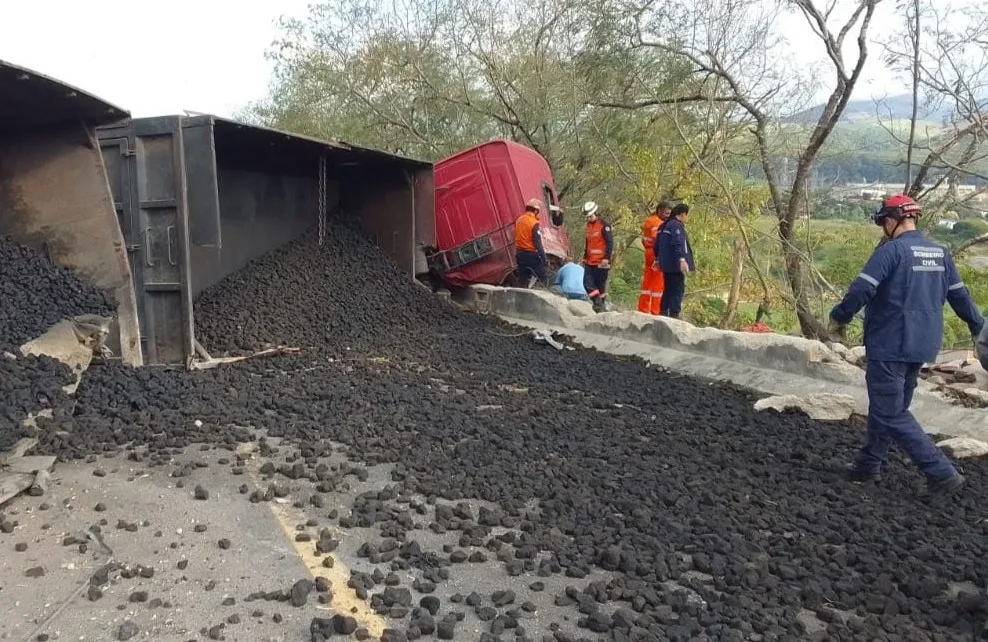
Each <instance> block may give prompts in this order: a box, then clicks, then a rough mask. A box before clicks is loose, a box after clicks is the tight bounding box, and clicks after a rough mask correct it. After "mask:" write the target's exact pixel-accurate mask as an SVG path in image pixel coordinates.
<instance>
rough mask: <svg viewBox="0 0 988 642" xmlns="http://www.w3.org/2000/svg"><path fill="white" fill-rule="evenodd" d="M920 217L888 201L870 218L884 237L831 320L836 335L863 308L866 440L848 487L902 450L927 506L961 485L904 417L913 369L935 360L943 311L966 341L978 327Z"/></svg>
mask: <svg viewBox="0 0 988 642" xmlns="http://www.w3.org/2000/svg"><path fill="white" fill-rule="evenodd" d="M921 214H922V210H921V209H920V206H919V204H918V203H916V201H914V200H913V199H912V198H910V197H908V196H902V195H899V196H892V197H889V198H887V199H886V200H885V201H883V202H882V205H881V206H880V207H879V208H878V210H877V211H876V212H875V214H874V215H873V217H872V218H873V220H874V222H875V224H876V225H878V226H879V227H881V228H882V229H883V230H884V232H885V237H886V239H887V240H886V242H884V243H883V244H882V245H880V246H879V247H878V249H876V250H875V252H874V253H873V254H872V255H871V258H870V259H868V263H867V264H866V265H865V266H864V269H862V270H861V274H859V275H858V277H857V278H856V279H855V280H854V282H852V283H851V286H850V288H848V291H847V295H845V297H844V300H843V301H841V302H840V303H839V304H837V306H835V307H834V309H833V310H832V311H831V313H830V319H831V326H830V329H831V331H840V330H841V329H842V328H843V326H844V325H846V324H847V323H850V321H851V319H852V318H853V317H854V315H855V314H856V313H857V312H858V311H859V310H860V309H861V308H865V319H864V343H865V351H866V356H867V360H868V363H867V370H866V373H865V382H866V385H867V386H868V434H867V441H866V443H865V446H864V447H863V448H862V449H861V451H860V452H859V453H858V456H857V458H856V459H855V461H854V463H853V464H852V465H851V466H850V467H849V469H848V477H849V478H850V479H851V480H852V481H858V482H863V481H877V480H878V479H880V475H881V469H882V462H883V461H884V459H885V454H886V452H887V451H888V448H889V445H891V444H892V443H895V444H896V445H897V446H899V447H900V448H902V449H903V450H904V451H905V452H906V453H907V454H908V455H909V457H910V458H911V459H912V461H913V462H914V463H915V464H916V466H917V467H919V469H920V471H921V472H922V473H923V474H924V475H925V476H926V491H925V493H924V496H925V497H926V498H927V499H928V500H932V499H935V498H937V497H939V496H942V495H945V494H947V493H950V492H953V491H956V490H957V489H958V488H960V487H961V485H962V484H963V483H964V477H963V476H961V475H960V473H958V472H957V470H956V469H955V468H954V466H953V464H951V462H950V460H948V459H947V457H946V456H945V455H944V454H943V453H942V452H941V451H940V449H939V448H937V447H936V445H935V444H934V443H933V441H932V440H931V439H930V437H929V436H928V435H927V434H926V433H925V432H924V431H923V428H922V427H921V426H920V425H919V423H918V422H917V421H916V418H915V417H913V415H912V413H910V412H909V405H910V403H911V402H912V398H913V391H914V390H915V389H916V380H917V378H918V376H919V371H920V368H921V367H922V366H923V364H924V363H927V362H931V361H934V360H936V357H937V353H938V352H939V351H940V344H941V342H942V341H943V305H944V302H948V303H950V307H951V308H953V309H954V312H956V313H957V316H959V317H960V318H961V319H962V320H963V321H965V322H966V323H967V325H968V329H969V330H970V332H971V335H972V336H978V334H979V333H980V332H981V331H982V329H983V328H984V319H983V318H982V317H981V313H980V312H979V311H978V309H977V307H976V306H975V305H974V301H972V300H971V295H970V294H968V291H967V288H966V287H965V286H964V283H963V281H961V279H960V276H958V274H957V269H956V268H955V267H954V261H953V259H951V257H950V255H949V254H948V253H947V252H946V250H944V249H943V248H942V247H940V246H939V245H936V244H935V243H933V242H932V241H930V240H928V239H927V238H926V237H925V236H924V235H923V234H922V232H920V231H918V230H917V229H916V220H917V219H918V218H919V217H920V216H921Z"/></svg>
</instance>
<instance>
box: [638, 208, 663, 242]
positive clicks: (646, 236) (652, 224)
mask: <svg viewBox="0 0 988 642" xmlns="http://www.w3.org/2000/svg"><path fill="white" fill-rule="evenodd" d="M661 226H662V217H661V216H659V215H658V214H652V215H651V216H649V217H648V218H647V219H645V222H644V223H642V245H643V246H644V247H645V249H646V250H654V249H655V239H656V237H657V236H658V235H659V227H661Z"/></svg>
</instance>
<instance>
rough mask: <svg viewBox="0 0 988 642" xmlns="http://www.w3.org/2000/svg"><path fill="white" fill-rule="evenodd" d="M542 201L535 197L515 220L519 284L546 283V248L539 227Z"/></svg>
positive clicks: (528, 286) (525, 286)
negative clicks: (543, 245)
mask: <svg viewBox="0 0 988 642" xmlns="http://www.w3.org/2000/svg"><path fill="white" fill-rule="evenodd" d="M541 211H542V202H541V201H539V199H537V198H533V199H532V200H530V201H529V202H528V203H527V204H526V205H525V212H524V213H523V214H522V215H521V216H520V217H518V220H517V221H515V262H516V263H517V265H518V285H519V286H521V287H523V288H530V287H532V286H533V285H535V283H537V282H539V283H545V281H546V265H547V264H548V262H547V261H546V258H545V249H543V247H542V231H541V230H540V229H539V212H541Z"/></svg>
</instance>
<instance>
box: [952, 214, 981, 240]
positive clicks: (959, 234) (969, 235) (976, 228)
mask: <svg viewBox="0 0 988 642" xmlns="http://www.w3.org/2000/svg"><path fill="white" fill-rule="evenodd" d="M983 234H988V222H985V221H981V220H978V219H969V220H966V221H960V222H958V223H957V224H956V225H954V229H952V230H951V236H952V237H954V239H955V241H956V242H957V243H962V242H964V241H970V240H971V239H973V238H977V237H979V236H982V235H983Z"/></svg>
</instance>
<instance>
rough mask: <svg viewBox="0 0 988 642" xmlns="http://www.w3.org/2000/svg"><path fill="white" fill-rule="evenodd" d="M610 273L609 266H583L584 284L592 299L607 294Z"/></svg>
mask: <svg viewBox="0 0 988 642" xmlns="http://www.w3.org/2000/svg"><path fill="white" fill-rule="evenodd" d="M610 273H611V270H610V269H609V268H602V267H597V266H595V265H587V266H585V267H584V268H583V286H584V287H585V288H586V289H587V294H589V295H590V298H591V299H596V298H597V297H603V296H607V277H608V276H609V275H610Z"/></svg>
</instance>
